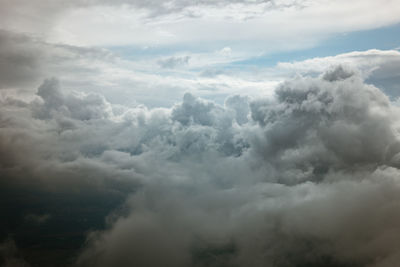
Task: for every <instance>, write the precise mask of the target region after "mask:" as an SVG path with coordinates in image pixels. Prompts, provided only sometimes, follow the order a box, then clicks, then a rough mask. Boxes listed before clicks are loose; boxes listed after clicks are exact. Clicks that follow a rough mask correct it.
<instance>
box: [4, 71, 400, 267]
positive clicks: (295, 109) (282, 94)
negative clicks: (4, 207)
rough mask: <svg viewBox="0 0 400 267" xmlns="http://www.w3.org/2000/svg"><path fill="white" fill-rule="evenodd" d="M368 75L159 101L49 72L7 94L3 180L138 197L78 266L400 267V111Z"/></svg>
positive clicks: (92, 242)
mask: <svg viewBox="0 0 400 267" xmlns="http://www.w3.org/2000/svg"><path fill="white" fill-rule="evenodd" d="M360 73H361V72H360V71H359V70H356V69H352V68H349V67H347V66H344V67H337V68H335V69H329V70H328V71H327V72H325V73H322V74H321V75H319V76H317V77H310V76H298V77H296V78H294V79H291V80H287V81H286V82H284V83H282V84H281V85H280V86H279V87H278V88H277V89H276V91H275V95H274V97H273V98H250V97H246V96H239V95H237V96H231V97H229V98H228V99H227V100H226V101H225V104H224V105H219V104H217V103H214V102H212V101H207V100H204V99H201V98H198V97H196V96H194V95H193V94H191V93H186V94H185V95H184V96H183V101H182V102H179V103H176V104H175V105H173V106H172V107H170V108H153V109H149V108H147V107H145V106H141V105H138V106H136V107H133V108H132V107H126V106H122V105H113V104H110V103H109V102H108V101H107V100H106V99H105V98H104V97H102V96H101V95H99V94H88V93H82V92H80V93H79V92H72V91H68V90H64V89H63V87H62V85H60V84H59V83H58V81H57V80H56V79H50V80H46V81H44V82H43V83H42V85H40V86H39V88H38V90H37V94H36V96H35V97H34V98H33V100H31V101H25V100H20V99H15V98H14V99H13V98H6V99H2V100H1V101H2V105H1V108H0V114H1V120H0V122H1V124H0V125H1V129H2V130H1V132H0V146H1V149H0V151H1V154H0V158H1V161H0V162H1V165H0V173H1V177H2V181H1V183H2V184H3V185H4V187H3V186H2V187H3V188H7V190H8V192H9V193H8V195H11V196H14V194H15V193H13V192H18V190H21V189H22V188H27V187H28V188H30V190H33V191H34V192H36V191H37V192H41V194H43V192H57V194H61V193H62V194H65V192H75V191H76V192H79V193H77V196H78V197H79V198H81V199H85V197H88V196H90V195H92V196H94V199H97V201H100V200H104V199H111V198H112V197H115V196H120V199H125V204H124V205H123V207H121V208H120V209H116V210H114V212H113V213H111V214H110V216H109V217H108V219H107V229H106V230H103V231H100V230H98V231H93V232H92V233H91V234H90V235H89V236H88V243H87V245H86V247H85V248H84V249H83V251H82V253H81V254H80V256H79V258H78V260H77V262H76V265H77V266H100V267H101V266H115V265H145V266H150V267H151V266H159V265H160V264H161V263H162V264H163V265H165V266H221V265H222V266H299V265H300V266H301V265H305V266H313V265H314V266H321V265H324V266H326V265H327V266H350V265H351V266H376V267H383V266H390V265H391V264H392V263H393V262H396V261H397V259H398V257H399V255H400V254H399V251H398V249H397V247H398V245H399V244H398V240H397V239H396V238H395V236H396V235H395V234H394V233H396V232H397V231H398V223H399V222H400V218H399V217H398V216H397V215H396V214H397V206H398V204H399V203H400V199H399V197H398V196H399V195H400V194H399V193H400V192H399V191H400V187H399V185H400V184H399V181H398V177H399V167H400V161H399V160H400V156H399V155H400V139H399V125H400V124H399V119H400V118H399V116H398V107H396V106H395V105H393V104H392V102H391V101H390V99H389V98H388V97H387V96H386V95H385V94H384V93H383V92H382V91H381V90H380V89H378V88H376V87H375V86H373V85H369V84H366V83H365V82H364V80H363V77H362V76H361V74H360ZM10 188H12V189H13V190H10ZM8 195H7V196H8ZM14 197H16V195H15V196H14ZM62 203H63V202H60V203H59V204H57V203H56V204H55V205H56V206H57V205H60V206H62ZM114 207H115V206H114ZM110 210H112V208H110V209H109V211H110ZM31 213H32V214H48V213H50V212H46V211H37V212H31ZM25 214H26V213H25ZM51 214H52V219H51V220H49V221H48V223H51V222H54V221H56V220H57V215H53V212H51Z"/></svg>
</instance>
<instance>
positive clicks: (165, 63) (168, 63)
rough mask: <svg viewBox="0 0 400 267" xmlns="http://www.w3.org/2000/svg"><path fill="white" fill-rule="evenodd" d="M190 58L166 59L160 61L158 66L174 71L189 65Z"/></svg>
mask: <svg viewBox="0 0 400 267" xmlns="http://www.w3.org/2000/svg"><path fill="white" fill-rule="evenodd" d="M189 59H190V56H184V57H169V58H166V59H160V60H158V64H159V65H160V67H161V68H166V69H173V68H176V67H179V66H182V65H187V64H188V63H189Z"/></svg>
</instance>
